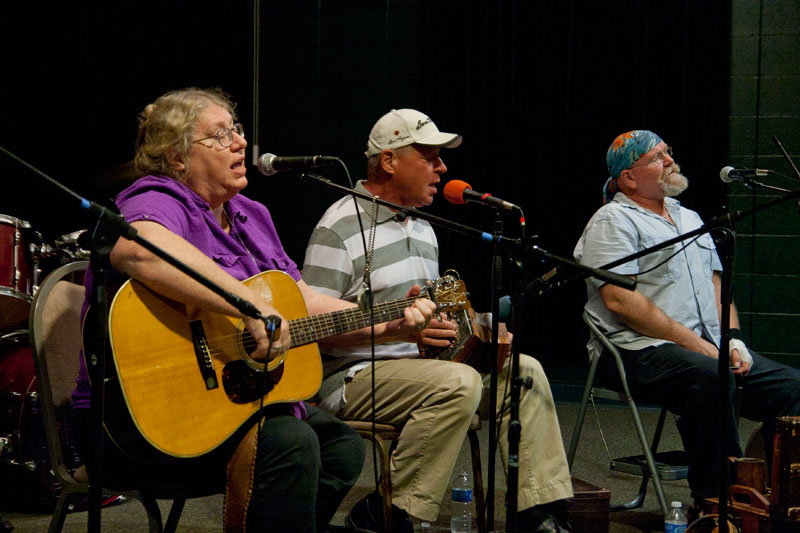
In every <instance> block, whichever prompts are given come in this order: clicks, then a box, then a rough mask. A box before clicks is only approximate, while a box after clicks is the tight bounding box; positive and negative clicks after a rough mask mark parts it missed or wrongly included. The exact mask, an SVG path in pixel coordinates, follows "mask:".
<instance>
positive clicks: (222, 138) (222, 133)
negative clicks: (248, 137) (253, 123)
mask: <svg viewBox="0 0 800 533" xmlns="http://www.w3.org/2000/svg"><path fill="white" fill-rule="evenodd" d="M234 132H236V134H237V135H238V136H239V137H241V138H242V139H244V126H242V125H241V124H239V123H238V122H237V123H236V124H234V125H233V128H230V129H229V128H220V129H218V130H217V132H216V133H215V134H214V135H212V136H211V137H203V138H202V139H195V140H194V141H192V142H196V143H199V142H200V141H207V140H208V139H216V140H217V142H218V143H219V146H220V149H224V148H227V147H228V146H230V145H232V144H233V133H234ZM203 146H206V147H208V148H211V147H210V146H208V145H206V144H204V145H203Z"/></svg>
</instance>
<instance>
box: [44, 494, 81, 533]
mask: <svg viewBox="0 0 800 533" xmlns="http://www.w3.org/2000/svg"><path fill="white" fill-rule="evenodd" d="M73 494H75V493H73V492H62V493H61V496H60V497H59V498H58V501H57V502H56V508H55V509H53V515H52V517H51V518H50V527H49V529H48V530H47V531H48V532H49V533H60V532H61V529H63V527H64V520H65V519H66V518H67V510H68V509H69V506H68V505H69V500H71V499H72V496H73Z"/></svg>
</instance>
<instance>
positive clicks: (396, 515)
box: [344, 492, 414, 533]
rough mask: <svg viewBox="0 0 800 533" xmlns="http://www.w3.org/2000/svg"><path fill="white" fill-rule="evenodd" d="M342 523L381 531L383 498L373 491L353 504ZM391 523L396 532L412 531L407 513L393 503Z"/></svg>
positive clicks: (362, 528)
mask: <svg viewBox="0 0 800 533" xmlns="http://www.w3.org/2000/svg"><path fill="white" fill-rule="evenodd" d="M344 523H345V525H347V526H349V527H352V528H355V529H361V530H365V531H372V532H376V533H378V532H381V531H383V499H382V498H381V496H380V494H378V493H377V492H373V493H371V494H369V495H368V496H367V497H366V498H364V499H363V500H361V501H360V502H358V503H357V504H355V505H354V506H353V508H352V509H351V510H350V514H348V515H347V518H345V521H344ZM392 523H393V524H394V530H395V532H396V533H414V524H412V523H411V519H409V518H408V513H407V512H405V511H404V510H402V509H400V508H399V507H397V506H395V505H392Z"/></svg>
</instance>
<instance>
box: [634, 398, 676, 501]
mask: <svg viewBox="0 0 800 533" xmlns="http://www.w3.org/2000/svg"><path fill="white" fill-rule="evenodd" d="M628 405H629V407H630V410H631V416H632V417H633V424H634V426H636V434H637V435H638V436H639V443H640V444H641V446H642V453H643V454H644V457H645V460H646V461H647V467H648V469H649V470H650V475H651V477H652V478H653V487H654V488H655V489H656V497H657V498H658V503H659V506H660V507H661V512H662V513H663V514H664V516H667V513H668V512H669V506H668V505H667V497H666V496H665V495H664V488H663V486H662V485H661V477H660V476H659V475H658V468H656V462H655V459H654V458H653V452H652V451H651V449H650V443H648V442H647V435H646V434H645V432H644V426H643V425H642V419H641V417H640V416H639V410H638V409H637V407H636V404H635V403H634V402H633V400H632V399H630V398H628ZM662 414H664V411H663V410H662ZM661 426H663V417H660V418H659V425H658V429H657V430H656V431H657V432H658V433H659V434H660V432H661ZM642 497H644V496H642Z"/></svg>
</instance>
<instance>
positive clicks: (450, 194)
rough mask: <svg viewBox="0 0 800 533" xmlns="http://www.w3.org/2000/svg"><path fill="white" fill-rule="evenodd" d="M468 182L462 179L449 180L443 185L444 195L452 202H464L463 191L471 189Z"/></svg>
mask: <svg viewBox="0 0 800 533" xmlns="http://www.w3.org/2000/svg"><path fill="white" fill-rule="evenodd" d="M471 188H472V187H470V186H469V183H467V182H466V181H462V180H450V181H448V182H447V184H445V186H444V197H445V198H447V201H448V202H450V203H453V204H465V203H467V202H466V201H465V200H464V191H465V190H466V189H471Z"/></svg>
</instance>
